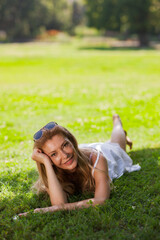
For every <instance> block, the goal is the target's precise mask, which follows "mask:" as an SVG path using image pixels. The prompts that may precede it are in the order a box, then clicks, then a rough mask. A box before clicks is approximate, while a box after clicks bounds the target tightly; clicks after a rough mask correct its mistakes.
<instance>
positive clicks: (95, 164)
mask: <svg viewBox="0 0 160 240" xmlns="http://www.w3.org/2000/svg"><path fill="white" fill-rule="evenodd" d="M97 151H98V153H97V158H96V161H95V163H94V166H93V169H92V176H93V174H94V169H95V168H96V166H97V163H98V160H99V156H100V151H99V150H97Z"/></svg>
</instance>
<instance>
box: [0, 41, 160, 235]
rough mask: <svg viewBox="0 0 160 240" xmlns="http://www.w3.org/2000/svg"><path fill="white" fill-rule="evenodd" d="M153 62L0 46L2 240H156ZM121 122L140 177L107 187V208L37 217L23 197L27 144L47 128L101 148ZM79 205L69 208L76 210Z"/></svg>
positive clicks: (159, 85) (29, 166)
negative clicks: (52, 125) (116, 120)
mask: <svg viewBox="0 0 160 240" xmlns="http://www.w3.org/2000/svg"><path fill="white" fill-rule="evenodd" d="M159 62H160V52H159V51H156V50H149V51H147V50H137V51H133V50H128V51H123V50H118V51H115V50H114V51H112V50H104V51H102V50H94V49H90V50H89V49H85V48H82V46H81V43H80V42H78V43H77V42H74V43H68V44H59V43H51V44H44V43H29V44H6V45H0V165H1V179H0V184H1V195H0V198H1V203H0V204H1V205H0V210H1V220H0V222H1V223H0V227H1V231H0V232H1V238H2V239H45V238H48V239H54V238H55V239H56V238H57V239H98V238H99V239H134V238H135V239H158V233H159V223H158V216H159V205H158V204H160V198H159V193H160V190H159V189H160V186H159V165H158V161H159V152H160V150H159V148H160V139H159V136H160V128H159V126H160V111H159V109H160V94H159V92H160V68H159ZM113 113H118V114H119V115H120V116H121V118H122V121H123V125H124V128H125V129H126V130H127V131H128V134H129V135H130V137H131V138H132V139H133V141H134V148H133V151H132V152H131V153H130V154H131V156H132V158H133V160H134V163H137V162H139V163H140V164H141V166H142V170H141V171H140V172H136V173H132V174H125V175H124V176H123V177H122V178H120V179H118V180H116V181H115V182H114V185H115V188H114V190H113V191H112V194H111V199H110V200H109V201H107V202H106V204H105V206H103V207H97V208H96V209H92V208H91V209H84V210H81V211H79V212H78V211H75V212H74V211H73V212H60V213H54V214H51V215H50V214H46V216H43V215H42V216H41V215H39V214H38V215H35V216H30V217H28V218H26V219H21V220H20V221H17V222H13V221H12V217H13V216H14V215H15V214H18V213H19V212H23V211H28V210H31V209H34V208H36V207H44V206H47V205H49V204H50V203H49V200H48V199H45V197H44V196H39V197H38V196H36V195H35V194H34V193H33V192H32V191H31V190H30V187H31V186H32V183H33V182H34V181H35V180H36V178H37V173H36V171H35V169H36V167H35V163H34V162H33V161H32V160H31V158H30V155H31V151H32V135H33V134H34V132H35V131H37V130H38V129H39V128H41V127H42V126H43V125H44V124H46V123H47V122H49V121H52V120H53V121H56V122H58V123H59V124H61V125H63V126H65V127H67V128H68V129H69V130H71V131H72V132H73V133H74V134H75V136H76V137H77V139H78V141H79V143H84V142H95V141H105V140H108V139H109V137H110V134H111V130H112V118H111V117H112V114H113ZM77 199H78V197H77V198H76V200H77Z"/></svg>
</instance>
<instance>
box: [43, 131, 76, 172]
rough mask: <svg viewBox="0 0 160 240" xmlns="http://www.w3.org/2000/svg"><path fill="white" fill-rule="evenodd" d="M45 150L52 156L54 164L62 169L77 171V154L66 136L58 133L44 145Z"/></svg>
mask: <svg viewBox="0 0 160 240" xmlns="http://www.w3.org/2000/svg"><path fill="white" fill-rule="evenodd" d="M43 152H44V153H45V154H46V155H47V156H49V157H50V159H51V160H52V162H53V163H54V165H56V166H57V167H59V168H61V169H66V170H70V171H72V172H74V171H75V168H76V166H77V154H76V153H75V151H74V148H73V145H72V143H71V142H70V141H69V140H68V139H67V138H65V137H64V136H62V135H60V134H57V135H55V136H53V137H52V138H51V139H50V140H48V141H47V142H46V143H45V144H44V146H43Z"/></svg>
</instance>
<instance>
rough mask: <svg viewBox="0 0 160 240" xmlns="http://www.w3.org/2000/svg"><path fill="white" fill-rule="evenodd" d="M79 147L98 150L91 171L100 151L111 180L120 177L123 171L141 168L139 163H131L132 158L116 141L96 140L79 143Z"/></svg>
mask: <svg viewBox="0 0 160 240" xmlns="http://www.w3.org/2000/svg"><path fill="white" fill-rule="evenodd" d="M79 148H93V149H96V150H97V151H98V154H97V159H96V161H95V164H94V166H93V171H94V168H95V167H96V165H97V162H98V160H99V155H100V153H102V154H103V156H104V157H105V158H106V160H107V163H108V172H109V176H110V178H111V180H113V179H114V178H119V177H121V176H122V175H123V173H124V172H133V171H138V170H140V169H141V167H140V165H139V164H136V165H133V161H132V159H131V158H130V157H129V156H128V154H127V153H126V152H125V151H124V150H123V149H122V148H121V147H120V146H119V144H118V143H111V142H105V143H102V142H98V143H89V144H80V145H79ZM92 174H93V172H92Z"/></svg>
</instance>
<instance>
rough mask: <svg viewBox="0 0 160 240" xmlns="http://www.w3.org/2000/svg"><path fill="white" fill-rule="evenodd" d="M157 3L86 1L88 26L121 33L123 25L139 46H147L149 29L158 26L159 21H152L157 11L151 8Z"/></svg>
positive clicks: (156, 0) (155, 0) (141, 0)
mask: <svg viewBox="0 0 160 240" xmlns="http://www.w3.org/2000/svg"><path fill="white" fill-rule="evenodd" d="M159 2H160V0H139V1H135V0H86V8H87V11H86V13H87V16H88V21H89V25H90V26H94V27H96V28H98V29H106V30H116V31H117V30H118V31H121V30H122V29H124V25H125V26H127V30H128V31H129V32H130V33H136V34H137V35H138V38H139V42H140V46H148V34H149V33H150V32H151V28H152V29H154V28H155V29H156V27H155V26H157V25H160V24H159V23H158V22H159V21H158V22H156V21H153V19H154V17H155V15H157V16H159V14H158V12H157V11H153V6H154V5H155V4H157V5H158V3H159ZM159 9H160V8H159ZM154 10H155V9H154ZM155 12H156V13H155ZM156 19H157V18H156ZM158 28H159V27H158Z"/></svg>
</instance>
